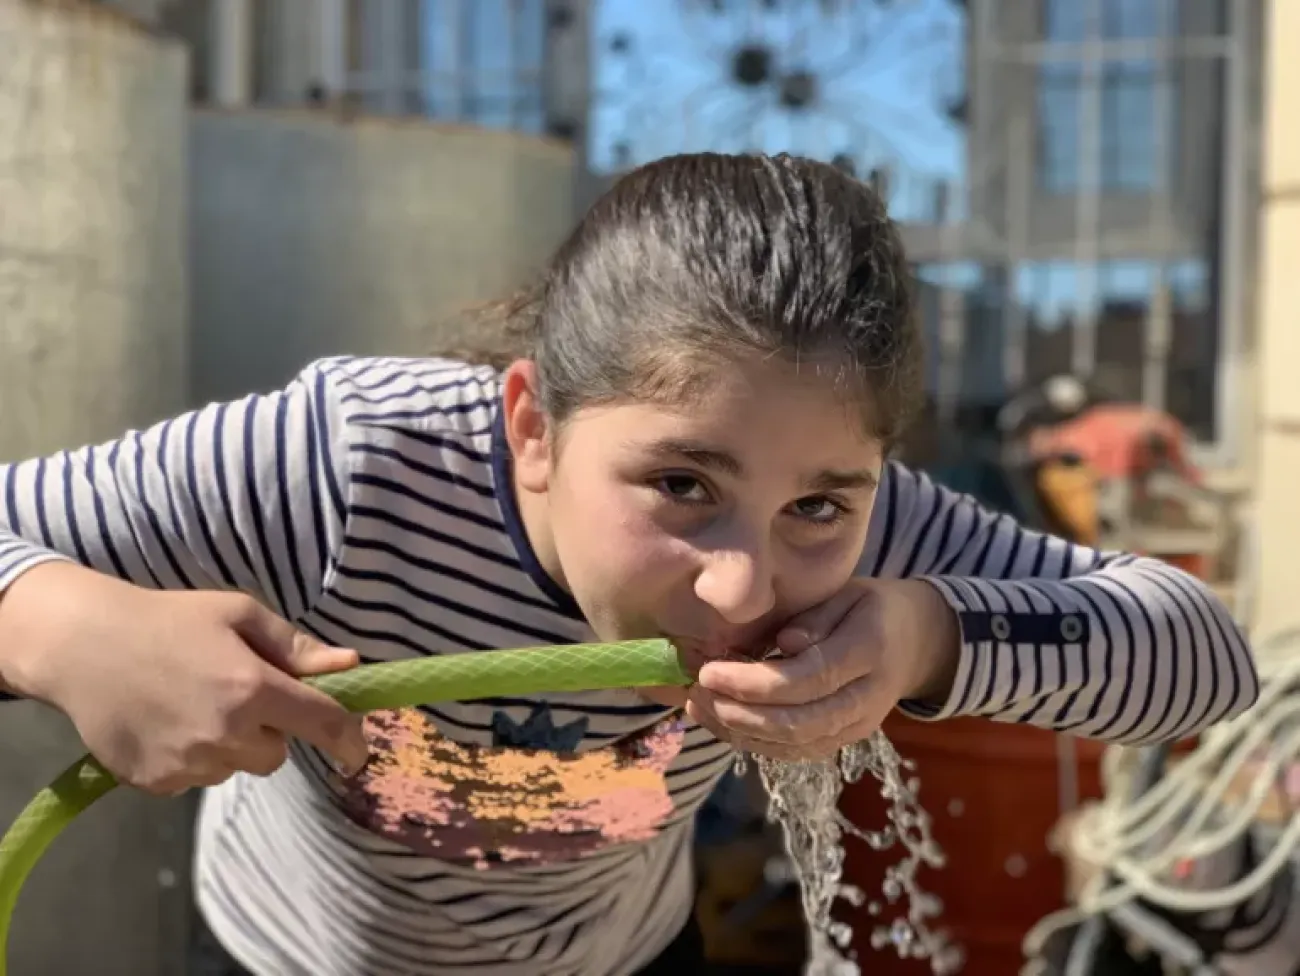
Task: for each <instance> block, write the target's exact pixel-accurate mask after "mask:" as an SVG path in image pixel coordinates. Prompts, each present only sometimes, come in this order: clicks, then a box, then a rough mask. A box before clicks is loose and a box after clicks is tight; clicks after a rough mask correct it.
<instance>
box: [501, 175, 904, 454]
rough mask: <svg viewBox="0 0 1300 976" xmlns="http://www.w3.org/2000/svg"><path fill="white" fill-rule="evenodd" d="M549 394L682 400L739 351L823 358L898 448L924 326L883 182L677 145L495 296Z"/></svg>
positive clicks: (819, 361) (551, 407)
mask: <svg viewBox="0 0 1300 976" xmlns="http://www.w3.org/2000/svg"><path fill="white" fill-rule="evenodd" d="M497 312H498V313H502V314H504V315H505V317H506V318H507V320H508V331H507V332H505V333H502V335H503V336H505V337H506V338H507V340H508V341H507V342H506V343H505V344H504V345H499V346H498V347H497V348H496V349H495V350H494V355H491V356H487V357H485V356H478V357H475V358H477V359H478V361H484V359H485V358H486V359H490V360H493V361H494V363H495V364H497V365H500V364H502V363H503V362H504V361H506V360H508V359H509V358H510V357H511V356H514V355H523V356H527V357H530V358H532V359H533V360H534V361H535V362H536V364H537V371H538V375H539V383H540V396H541V400H542V406H543V408H544V409H545V410H546V412H547V414H548V415H549V416H550V417H551V418H552V419H553V420H555V421H556V422H558V423H563V421H564V420H565V419H566V418H567V417H569V416H570V415H571V414H572V413H573V412H574V411H575V410H577V409H578V408H580V407H582V406H586V405H590V404H596V403H609V402H617V401H619V400H626V399H629V398H631V399H663V398H673V399H680V398H682V397H689V396H691V395H693V394H694V393H695V392H698V391H699V390H701V389H703V388H706V387H707V384H708V377H709V375H710V373H711V370H712V369H713V368H716V366H717V365H718V364H719V363H725V362H727V361H734V360H735V359H736V357H737V356H738V355H745V354H752V355H757V356H761V357H781V358H782V359H784V360H786V361H788V362H790V363H793V364H798V365H799V366H800V368H810V369H817V370H819V371H822V372H823V373H824V375H825V376H826V378H827V381H828V382H829V383H834V384H835V386H836V387H837V389H839V390H841V391H843V393H844V394H845V396H846V399H847V401H848V402H850V403H852V404H853V405H856V406H859V407H860V408H861V409H862V416H863V417H864V418H865V419H866V420H867V422H868V423H869V430H870V433H871V434H872V435H873V436H875V437H878V438H880V439H881V440H883V441H884V442H885V443H886V444H887V445H889V446H892V445H893V444H895V443H896V442H897V439H898V438H899V436H900V435H901V433H902V431H903V429H904V427H905V425H906V423H907V421H908V420H909V419H910V418H911V416H912V414H913V412H914V410H915V408H916V405H917V403H918V401H919V394H920V383H921V379H920V377H921V370H920V361H921V338H920V330H919V328H918V326H917V322H916V320H915V315H914V312H913V304H912V290H911V277H910V274H909V271H908V267H907V264H906V262H905V259H904V255H903V248H902V244H901V242H900V240H899V237H898V233H897V230H896V229H895V227H894V225H893V223H892V222H891V221H890V220H889V218H888V216H887V215H886V213H885V208H884V206H883V204H882V203H881V201H880V199H879V197H878V196H877V195H876V193H875V192H874V191H873V190H872V189H871V187H870V186H868V185H867V184H866V183H863V182H861V181H859V180H856V179H854V178H853V177H851V176H849V175H848V174H846V173H844V172H842V171H841V170H840V169H838V168H836V167H834V166H831V165H828V164H825V163H820V162H816V161H813V160H809V159H802V158H797V157H792V156H787V155H781V156H776V157H769V156H761V155H744V156H730V155H721V154H714V153H701V154H693V155H680V156H670V157H667V158H664V159H660V160H657V161H655V162H652V163H649V164H647V165H645V166H642V167H640V168H639V169H636V170H634V171H633V172H631V173H629V174H628V175H626V176H624V177H623V178H622V179H620V180H619V181H618V182H617V184H616V185H615V186H614V187H613V188H612V189H611V190H610V191H609V192H607V193H606V194H605V195H604V196H603V197H602V198H601V199H599V200H598V201H597V202H596V203H595V204H594V205H593V206H592V208H591V209H590V211H589V212H588V213H587V214H586V216H585V217H584V218H583V219H582V221H581V222H580V223H579V225H578V227H577V228H576V229H575V230H574V231H573V233H572V234H571V235H570V236H569V238H568V239H567V240H566V241H565V242H564V243H563V244H562V245H561V246H560V248H559V249H558V251H557V252H556V253H555V255H554V257H553V259H552V261H551V263H550V266H549V268H548V269H547V271H546V273H545V274H544V275H543V276H542V278H541V279H540V281H539V282H538V283H537V284H536V286H535V287H533V288H530V289H529V290H527V291H526V292H525V293H523V294H521V295H519V296H516V297H515V299H513V300H512V301H510V302H508V303H505V304H504V305H502V306H499V307H498V309H497Z"/></svg>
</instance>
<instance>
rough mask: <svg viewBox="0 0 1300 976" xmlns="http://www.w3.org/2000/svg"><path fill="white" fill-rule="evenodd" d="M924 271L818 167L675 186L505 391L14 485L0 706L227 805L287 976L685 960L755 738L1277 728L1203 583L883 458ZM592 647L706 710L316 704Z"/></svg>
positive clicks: (263, 956) (667, 703)
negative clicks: (604, 644) (669, 666)
mask: <svg viewBox="0 0 1300 976" xmlns="http://www.w3.org/2000/svg"><path fill="white" fill-rule="evenodd" d="M907 278H908V274H907V267H906V265H905V263H904V259H903V254H902V251H901V248H900V245H899V241H898V238H897V236H896V234H895V231H894V230H893V228H892V227H891V224H890V222H889V220H888V219H887V218H886V216H885V212H884V209H883V208H882V206H881V203H880V201H879V200H878V199H877V198H876V197H875V196H874V195H873V194H872V192H871V190H870V189H868V187H867V186H865V185H864V184H862V183H859V182H857V181H855V180H853V179H851V178H849V177H848V176H845V175H843V174H842V173H840V172H839V171H838V170H836V169H834V168H832V167H830V166H827V165H823V164H821V163H816V162H810V161H806V160H800V159H793V158H789V157H785V156H782V157H778V158H765V157H761V156H720V155H692V156H680V157H675V158H670V159H664V160H661V161H659V162H656V163H653V164H651V165H649V166H646V167H644V168H643V169H641V170H638V171H637V172H635V173H633V174H631V175H630V176H628V177H626V178H625V179H623V180H622V181H621V182H620V183H619V184H618V186H617V187H615V188H614V189H613V190H612V191H611V192H610V193H609V194H608V195H607V196H606V197H605V198H604V199H602V200H601V201H599V202H598V203H597V204H596V206H595V207H594V208H593V209H592V210H591V211H590V213H589V214H588V215H587V216H586V218H585V219H584V220H583V221H582V222H581V225H580V226H579V227H578V228H577V230H576V231H575V232H574V234H573V235H572V237H571V238H570V239H569V240H568V241H567V243H565V244H564V246H563V247H561V248H560V250H559V252H558V254H557V255H556V256H555V259H554V261H553V263H552V264H551V266H550V269H549V271H548V272H547V274H546V276H545V279H544V281H543V283H542V286H541V287H540V289H539V290H538V291H537V293H536V295H535V296H534V297H533V298H531V299H529V300H526V301H522V302H520V303H518V304H517V306H516V307H515V308H514V322H515V323H516V324H517V325H519V326H521V327H522V331H523V336H524V338H525V339H526V342H527V348H526V352H525V354H524V355H523V356H522V357H521V358H518V359H516V360H514V361H513V362H511V363H510V364H509V365H508V367H506V368H505V369H504V370H503V371H498V370H497V369H494V368H489V367H486V366H475V365H470V364H467V363H461V362H454V361H449V360H434V361H416V360H399V359H347V358H340V359H330V360H327V361H324V362H318V363H316V364H314V365H312V366H310V367H309V368H307V369H306V370H305V371H304V372H303V373H302V374H301V375H299V376H298V377H297V378H296V379H295V380H294V381H293V382H292V383H291V384H290V385H289V386H288V387H287V388H286V389H284V390H282V391H280V392H277V393H272V394H269V395H264V396H253V397H249V398H248V399H246V400H243V401H241V402H238V403H220V404H215V405H212V406H208V407H206V408H204V409H202V410H199V411H197V412H194V413H191V414H187V415H185V416H183V417H180V418H178V419H175V420H169V421H166V422H164V423H161V424H159V425H158V426H156V427H153V428H152V429H150V430H147V431H144V432H132V433H129V434H127V435H126V436H124V437H123V438H122V439H121V440H118V441H114V442H113V443H109V444H105V445H102V446H97V447H87V448H85V449H83V450H80V451H77V452H73V453H63V454H59V455H56V456H52V457H47V458H39V459H36V460H32V461H27V462H24V463H21V464H14V465H9V466H0V519H2V521H0V593H2V594H3V599H2V600H0V679H2V680H3V683H4V686H5V687H6V688H7V689H8V691H9V692H11V693H12V694H17V695H25V696H34V697H36V698H39V699H43V700H45V701H47V702H50V703H52V704H53V705H55V706H56V707H58V708H60V709H62V710H63V711H64V712H65V713H66V714H67V715H69V716H70V717H71V719H72V721H73V722H74V723H75V724H76V726H77V728H78V730H79V731H80V733H81V735H82V736H83V737H84V739H85V741H86V743H87V744H88V746H89V747H90V748H91V749H92V750H93V752H94V753H95V755H97V756H98V757H99V758H100V759H101V760H102V761H103V762H104V763H105V764H106V765H107V766H108V767H109V768H110V769H112V770H113V771H114V772H115V773H116V774H117V775H118V776H120V777H121V778H122V779H123V780H125V781H129V782H131V783H134V784H135V785H137V786H140V787H143V788H145V789H148V790H152V791H154V792H159V793H175V792H178V791H181V790H184V789H187V788H189V787H193V786H206V787H209V789H208V790H207V791H206V794H205V799H204V803H203V808H202V814H201V817H200V821H199V826H198V842H197V854H196V859H197V860H196V865H197V889H198V890H197V897H198V901H199V904H200V906H201V908H202V912H203V915H204V916H205V918H206V919H207V921H208V923H209V925H210V926H211V928H212V930H213V931H214V932H215V934H216V936H217V937H218V939H219V940H220V942H221V943H222V944H223V945H224V946H225V947H226V949H227V951H228V952H229V953H230V955H231V956H233V958H234V959H235V960H237V961H238V965H239V966H241V967H243V970H245V971H247V972H251V973H255V974H259V976H283V974H309V976H359V974H374V976H391V974H395V973H404V974H431V973H455V972H462V971H465V972H479V973H493V974H516V973H517V974H536V973H543V972H544V973H548V974H556V976H558V974H562V973H570V974H575V976H607V974H623V973H634V972H642V973H650V972H675V973H680V972H683V971H691V970H692V967H693V966H694V965H697V964H698V962H699V955H700V948H699V940H698V936H697V935H696V934H695V933H694V931H693V930H692V929H691V928H690V926H689V925H688V918H689V916H690V914H691V902H692V882H691V869H690V848H691V832H692V815H693V814H694V813H695V811H696V809H697V807H698V806H699V805H700V803H701V801H703V800H704V798H705V797H706V796H707V795H708V793H709V791H710V790H711V788H712V787H713V785H714V784H715V783H716V782H717V780H718V778H719V777H720V776H721V775H722V774H723V772H724V771H725V770H726V769H727V768H728V766H729V764H730V763H731V761H732V751H733V749H735V748H743V749H746V750H751V751H753V752H756V753H763V754H767V755H771V756H776V757H785V758H798V757H826V756H830V755H832V754H833V753H834V751H835V750H836V749H837V748H838V747H839V746H841V745H843V744H844V743H847V742H851V741H854V740H857V739H861V738H863V737H865V736H867V735H868V734H869V733H870V732H871V731H872V730H873V729H875V728H876V727H877V726H878V725H879V724H880V722H881V720H882V719H883V718H884V717H885V716H886V714H887V713H888V712H889V711H890V709H892V708H894V707H896V706H897V707H899V708H901V709H903V710H904V711H906V712H907V713H908V714H910V715H913V716H915V717H917V718H919V719H924V720H933V719H945V718H948V717H950V716H957V715H978V716H985V717H988V718H991V719H994V720H997V721H1007V722H1028V723H1032V724H1034V725H1038V726H1042V727H1045V728H1049V729H1056V730H1060V731H1065V732H1069V733H1072V734H1075V735H1080V736H1088V737H1092V738H1096V739H1101V740H1106V741H1111V742H1127V743H1140V742H1158V741H1164V740H1170V739H1175V738H1179V737H1182V736H1186V735H1190V734H1192V733H1195V732H1197V731H1198V730H1201V729H1204V728H1205V727H1206V726H1208V725H1210V724H1211V723H1214V722H1217V721H1219V720H1221V719H1224V718H1226V717H1228V716H1231V715H1235V714H1237V713H1239V712H1241V711H1242V710H1243V709H1245V708H1247V707H1248V706H1249V705H1250V704H1251V703H1252V702H1253V701H1254V700H1255V698H1256V694H1257V685H1256V676H1255V672H1254V669H1253V666H1252V661H1251V655H1250V653H1249V651H1248V648H1247V644H1246V641H1245V639H1244V637H1243V636H1242V633H1241V632H1240V631H1239V630H1238V628H1237V627H1236V626H1235V625H1234V623H1233V621H1232V619H1231V618H1230V616H1229V614H1228V612H1227V611H1226V610H1225V608H1224V607H1223V606H1222V605H1221V604H1220V603H1219V602H1218V600H1216V599H1215V597H1214V596H1213V595H1212V593H1211V592H1210V591H1209V590H1208V589H1207V588H1206V587H1204V586H1202V585H1201V584H1200V583H1198V582H1197V581H1196V580H1195V579H1193V578H1191V577H1189V576H1187V575H1185V574H1183V573H1181V572H1179V571H1177V570H1175V569H1172V568H1170V567H1168V566H1166V565H1163V564H1161V563H1159V562H1155V561H1152V560H1149V559H1141V558H1135V557H1132V556H1124V555H1116V554H1105V555H1103V554H1101V553H1097V552H1091V551H1086V550H1082V549H1079V548H1077V547H1074V546H1072V545H1070V544H1068V543H1066V542H1064V541H1061V540H1058V539H1052V538H1048V537H1045V536H1042V535H1038V534H1035V533H1033V532H1029V531H1026V530H1024V529H1022V528H1019V527H1017V526H1016V525H1014V524H1012V523H1011V522H1010V521H1009V520H1008V519H1007V518H1005V517H1001V516H995V515H993V514H991V513H990V512H987V511H984V510H982V509H980V508H979V507H978V506H977V505H976V504H975V503H973V502H972V501H971V500H970V499H969V498H966V497H961V496H957V495H954V494H951V493H949V492H947V491H945V490H943V489H942V488H939V487H937V486H935V485H934V484H932V483H931V482H930V481H928V480H927V479H926V478H924V477H922V476H919V475H916V474H913V473H911V472H909V471H907V470H905V469H903V468H902V467H900V466H898V465H897V464H895V463H893V462H891V461H889V460H887V459H888V457H889V453H890V449H891V448H892V447H893V446H894V444H895V443H896V442H897V439H898V437H899V434H900V431H901V430H902V427H903V424H904V421H905V420H906V418H907V414H908V411H909V409H910V407H911V405H912V403H913V401H914V400H915V399H916V397H917V393H918V383H919V380H918V377H919V372H918V360H919V356H920V349H919V342H918V336H917V328H916V324H915V319H914V316H913V313H912V307H911V304H910V302H909V292H908V285H907ZM597 635H598V636H599V637H600V638H604V639H609V640H614V639H622V638H633V637H645V636H653V635H664V636H668V637H670V638H672V639H674V640H675V641H676V642H678V644H679V646H680V647H681V649H682V653H683V654H684V655H685V656H686V658H687V661H688V664H689V666H690V668H691V669H692V670H693V671H694V672H696V673H698V682H697V683H696V684H695V685H694V686H693V687H692V688H691V689H690V690H689V693H687V692H683V691H674V690H669V689H663V690H653V691H652V692H651V693H649V694H648V695H647V696H644V697H643V696H642V695H641V694H639V693H634V692H631V691H626V692H615V693H599V694H564V695H551V696H545V695H543V696H537V697H536V698H533V699H529V700H515V699H496V700H487V701H467V702H457V703H454V704H449V705H439V706H437V707H429V708H423V709H418V710H411V711H409V712H401V713H391V714H390V713H385V714H378V715H373V716H370V717H369V718H368V719H367V720H366V721H365V723H364V727H363V725H362V723H361V722H359V721H357V720H353V719H352V718H350V717H349V716H348V715H346V714H345V713H344V712H343V711H342V710H341V709H339V708H338V707H337V706H336V705H334V704H333V703H332V702H331V701H330V700H329V699H327V698H325V697H324V696H323V695H321V694H318V693H316V692H314V691H313V690H312V689H310V688H309V687H307V686H306V685H304V684H302V683H301V682H298V681H295V680H293V677H292V676H294V675H306V674H313V673H318V672H323V671H328V670H331V669H336V668H347V667H350V666H352V665H353V664H355V663H356V662H357V661H358V659H361V660H376V659H384V658H399V657H405V656H410V655H417V654H449V653H456V652H460V651H465V650H471V649H473V650H480V649H492V648H502V647H514V646H522V645H529V644H533V645H536V644H541V643H560V642H571V641H580V640H584V639H592V638H593V637H594V636H597ZM340 648H348V649H347V650H342V649H340ZM773 651H776V652H779V653H776V654H774V653H772V652H773ZM738 657H739V658H742V660H737V658H738ZM724 658H725V660H720V659H724ZM745 658H747V659H749V660H743V659H745ZM286 755H289V756H291V757H292V761H291V762H284V760H285V758H286ZM367 757H369V758H368V761H367Z"/></svg>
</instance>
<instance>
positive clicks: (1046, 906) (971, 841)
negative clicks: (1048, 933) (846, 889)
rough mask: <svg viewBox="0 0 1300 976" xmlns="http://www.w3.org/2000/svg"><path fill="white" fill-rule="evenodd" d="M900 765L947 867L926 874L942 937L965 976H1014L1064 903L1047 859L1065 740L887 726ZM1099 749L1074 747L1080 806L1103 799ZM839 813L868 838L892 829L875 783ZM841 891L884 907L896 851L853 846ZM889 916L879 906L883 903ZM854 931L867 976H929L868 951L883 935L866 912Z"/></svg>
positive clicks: (1053, 861)
mask: <svg viewBox="0 0 1300 976" xmlns="http://www.w3.org/2000/svg"><path fill="white" fill-rule="evenodd" d="M884 728H885V733H886V734H887V735H888V736H889V738H890V740H891V741H892V742H893V743H894V746H895V747H896V748H897V749H898V752H899V754H900V755H902V756H903V757H904V758H907V759H912V760H914V761H915V763H916V770H915V775H916V776H918V777H919V778H920V780H921V788H920V792H919V794H918V799H919V800H920V802H921V805H922V806H923V807H924V808H925V810H926V811H927V812H928V813H929V814H930V817H931V819H932V821H933V832H934V837H935V840H936V841H937V842H938V843H939V845H940V846H941V847H942V848H943V850H944V853H945V854H946V855H947V865H946V866H945V867H944V868H943V869H941V870H933V869H928V868H926V869H923V870H922V871H921V872H920V874H919V876H918V882H919V884H920V887H921V889H922V890H923V891H927V892H930V893H932V894H934V895H937V896H938V897H939V898H940V899H942V901H943V904H944V911H943V913H942V915H941V916H940V917H939V918H938V919H937V920H936V927H937V928H943V929H946V930H948V932H949V933H950V934H951V937H952V938H953V940H954V941H956V942H957V943H959V944H960V945H961V946H962V947H963V949H964V950H965V953H966V957H967V962H966V967H965V969H963V970H962V974H963V976H1014V974H1015V973H1017V972H1019V970H1020V967H1021V965H1022V964H1023V955H1022V952H1021V942H1022V940H1023V939H1024V936H1025V934H1026V933H1027V932H1028V931H1029V929H1030V928H1031V927H1032V926H1033V925H1034V924H1035V923H1036V922H1037V921H1038V920H1039V919H1041V918H1042V917H1043V916H1044V915H1046V914H1048V913H1049V912H1051V911H1053V910H1055V909H1057V908H1060V907H1062V906H1063V905H1064V903H1065V868H1064V864H1063V862H1062V861H1061V860H1060V859H1059V858H1058V857H1057V856H1056V855H1055V854H1053V853H1052V852H1051V851H1050V850H1049V848H1048V837H1049V835H1050V834H1051V833H1052V830H1053V828H1054V827H1055V826H1056V824H1057V822H1058V821H1059V820H1060V818H1061V815H1062V813H1063V812H1064V811H1062V809H1061V805H1060V796H1061V793H1060V787H1059V783H1060V779H1059V776H1058V771H1059V769H1060V765H1061V764H1060V760H1059V759H1058V742H1057V739H1058V737H1057V736H1056V735H1055V734H1053V733H1050V732H1046V731H1043V730H1040V729H1035V728H1030V727H1026V726H1017V725H1008V724H1002V723H996V722H991V721H987V720H976V719H954V720H951V721H945V722H937V723H926V722H918V721H914V720H912V719H908V718H906V717H903V716H894V717H891V719H890V720H889V721H887V722H886V723H885V727H884ZM1101 753H1102V747H1101V746H1100V745H1098V744H1096V743H1090V742H1085V741H1081V740H1075V741H1074V755H1075V765H1076V768H1077V770H1078V774H1077V775H1078V780H1077V784H1078V791H1079V796H1080V798H1089V797H1096V796H1099V795H1100V793H1101V789H1100V782H1099V760H1100V757H1101ZM840 809H841V810H842V811H843V812H844V813H845V815H846V816H848V817H849V819H850V820H852V821H853V822H854V823H856V824H858V825H859V826H862V827H868V828H872V827H879V826H882V825H883V824H884V823H885V822H886V819H885V809H886V807H885V803H884V801H883V800H882V799H881V797H880V791H879V786H878V784H877V783H876V781H875V780H874V779H873V778H871V777H870V776H868V777H866V778H864V779H863V780H862V781H860V782H859V783H856V784H854V785H853V786H850V787H848V788H846V790H845V792H844V794H843V796H842V798H841V803H840ZM846 847H847V850H848V859H847V863H846V867H845V880H846V881H847V882H849V883H850V884H855V885H857V886H858V887H860V888H862V889H863V891H865V892H866V894H867V897H868V900H871V899H873V898H877V896H878V894H879V892H880V887H881V879H882V878H883V876H884V870H885V868H886V867H888V866H889V865H890V864H894V863H897V862H898V860H899V854H898V851H897V850H887V851H879V852H878V851H873V850H871V849H870V848H868V847H867V845H866V844H865V843H862V842H861V841H858V840H855V839H852V838H849V839H848V840H847V843H846ZM877 900H880V901H881V902H882V904H883V900H882V899H879V898H877ZM838 914H839V916H840V917H841V918H842V919H843V920H844V921H846V922H848V923H849V924H851V925H852V926H853V928H854V948H855V949H856V951H857V954H858V959H859V962H860V964H861V966H862V970H863V972H866V973H870V974H871V976H922V974H926V973H928V972H929V968H928V965H927V964H926V963H925V962H923V961H917V960H902V959H899V958H898V956H897V955H896V954H895V953H894V951H893V950H892V949H884V950H879V951H877V950H873V949H872V948H871V943H870V934H871V929H872V927H873V925H874V924H879V923H878V921H877V920H873V919H872V918H871V916H869V915H868V914H867V913H866V910H865V909H856V910H855V909H852V908H847V907H845V908H842V909H841V910H840V911H839V912H838Z"/></svg>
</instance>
